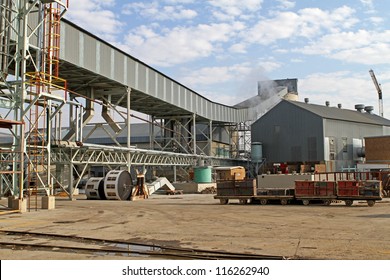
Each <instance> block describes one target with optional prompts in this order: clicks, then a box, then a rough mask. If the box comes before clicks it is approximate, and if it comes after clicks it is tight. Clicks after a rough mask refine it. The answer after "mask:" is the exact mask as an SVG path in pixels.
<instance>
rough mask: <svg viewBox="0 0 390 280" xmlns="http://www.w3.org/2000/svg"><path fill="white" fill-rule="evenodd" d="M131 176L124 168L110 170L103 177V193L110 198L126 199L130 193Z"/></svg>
mask: <svg viewBox="0 0 390 280" xmlns="http://www.w3.org/2000/svg"><path fill="white" fill-rule="evenodd" d="M131 183H132V182H131V176H130V173H129V172H128V171H126V170H111V171H110V172H108V173H107V175H106V177H105V179H104V194H105V195H106V198H107V199H110V200H127V199H129V198H130V195H131V189H132V184H131Z"/></svg>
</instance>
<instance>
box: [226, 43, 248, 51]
mask: <svg viewBox="0 0 390 280" xmlns="http://www.w3.org/2000/svg"><path fill="white" fill-rule="evenodd" d="M246 47H247V46H246V45H245V44H243V43H237V44H234V45H232V46H231V47H230V48H229V51H230V52H232V53H246Z"/></svg>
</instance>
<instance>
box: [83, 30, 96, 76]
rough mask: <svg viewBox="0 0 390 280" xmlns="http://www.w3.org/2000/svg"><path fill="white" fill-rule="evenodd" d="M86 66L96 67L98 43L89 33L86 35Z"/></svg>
mask: <svg viewBox="0 0 390 280" xmlns="http://www.w3.org/2000/svg"><path fill="white" fill-rule="evenodd" d="M83 52H84V67H85V68H87V69H96V44H95V41H94V40H93V39H92V38H91V37H90V36H87V35H84V49H83Z"/></svg>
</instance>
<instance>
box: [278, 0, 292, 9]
mask: <svg viewBox="0 0 390 280" xmlns="http://www.w3.org/2000/svg"><path fill="white" fill-rule="evenodd" d="M277 1H278V2H279V3H280V4H279V6H278V8H279V9H286V10H288V9H292V8H294V7H295V1H289V0H277Z"/></svg>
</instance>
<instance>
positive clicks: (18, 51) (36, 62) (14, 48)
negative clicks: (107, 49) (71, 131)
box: [0, 0, 68, 210]
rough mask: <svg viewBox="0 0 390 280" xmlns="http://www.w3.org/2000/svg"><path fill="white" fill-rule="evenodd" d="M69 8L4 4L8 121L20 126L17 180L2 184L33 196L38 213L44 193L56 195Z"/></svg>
mask: <svg viewBox="0 0 390 280" xmlns="http://www.w3.org/2000/svg"><path fill="white" fill-rule="evenodd" d="M67 9H68V1H60V0H52V1H50V0H41V1H39V0H35V1H28V0H5V1H1V3H0V106H1V108H2V109H3V110H5V112H6V113H5V114H4V116H3V118H2V119H3V120H9V121H13V122H14V124H20V125H13V127H12V128H11V131H12V135H13V144H12V146H11V148H10V150H11V151H10V152H11V154H14V155H15V156H14V159H13V161H12V164H10V165H9V166H8V169H11V170H10V173H11V175H12V179H11V180H8V179H10V175H9V174H8V175H7V176H8V178H5V176H1V182H2V184H4V182H6V181H10V183H9V184H7V190H6V191H9V192H10V194H11V195H18V197H19V198H20V199H22V198H23V196H27V197H28V198H29V200H28V203H29V207H28V208H29V209H30V210H31V209H33V208H35V209H37V195H38V193H39V192H42V193H43V194H45V195H50V194H52V182H53V178H52V176H51V169H50V166H51V162H50V159H51V148H50V147H51V141H52V135H51V134H52V130H53V122H54V119H55V116H56V115H57V114H58V113H59V112H60V110H61V108H62V107H63V106H64V105H65V104H66V102H67V84H66V81H65V80H64V79H61V78H60V77H59V46H60V20H61V18H62V17H63V15H64V14H65V12H66V11H67ZM10 166H12V167H10ZM2 175H3V174H2ZM34 200H35V202H34ZM33 204H34V205H33Z"/></svg>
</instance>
